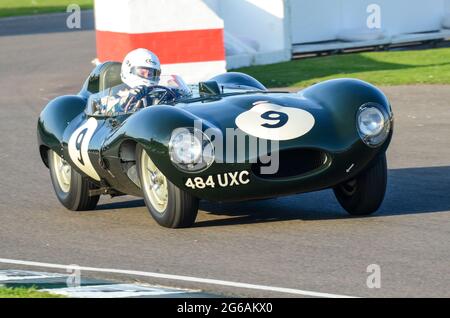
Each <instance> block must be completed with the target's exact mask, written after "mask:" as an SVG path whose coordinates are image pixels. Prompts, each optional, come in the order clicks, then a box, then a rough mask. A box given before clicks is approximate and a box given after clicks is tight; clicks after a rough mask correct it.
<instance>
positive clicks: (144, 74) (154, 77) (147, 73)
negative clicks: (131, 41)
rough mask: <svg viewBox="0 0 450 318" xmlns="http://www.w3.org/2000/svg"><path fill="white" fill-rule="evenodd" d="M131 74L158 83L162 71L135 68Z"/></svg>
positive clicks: (149, 68)
mask: <svg viewBox="0 0 450 318" xmlns="http://www.w3.org/2000/svg"><path fill="white" fill-rule="evenodd" d="M131 73H133V74H134V75H137V76H139V77H141V78H144V79H147V80H150V81H158V80H159V75H160V74H161V71H160V70H157V69H155V68H151V67H144V66H135V67H133V68H132V69H131Z"/></svg>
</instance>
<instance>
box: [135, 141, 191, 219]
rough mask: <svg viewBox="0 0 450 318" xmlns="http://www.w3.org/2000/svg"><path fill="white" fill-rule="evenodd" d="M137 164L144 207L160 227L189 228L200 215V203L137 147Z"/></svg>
mask: <svg viewBox="0 0 450 318" xmlns="http://www.w3.org/2000/svg"><path fill="white" fill-rule="evenodd" d="M136 163H137V170H138V173H139V178H140V181H141V188H142V192H143V194H144V200H145V204H146V206H147V208H148V210H149V212H150V214H151V215H152V217H153V218H154V219H155V221H156V222H158V224H159V225H161V226H164V227H168V228H183V227H190V226H192V224H194V222H195V219H196V217H197V212H198V199H197V198H195V197H193V196H192V195H190V194H189V193H187V192H185V191H183V190H181V189H179V188H178V187H177V186H175V185H174V184H173V183H171V182H170V181H169V180H168V179H167V178H166V177H165V176H164V175H163V174H162V172H161V171H159V169H158V168H157V167H156V165H155V164H154V163H153V161H152V159H151V158H150V157H149V155H148V154H147V152H146V151H145V150H144V149H143V148H142V147H141V146H139V145H138V146H137V147H136Z"/></svg>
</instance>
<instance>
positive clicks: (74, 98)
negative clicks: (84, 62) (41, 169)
mask: <svg viewBox="0 0 450 318" xmlns="http://www.w3.org/2000/svg"><path fill="white" fill-rule="evenodd" d="M85 108H86V99H84V98H83V97H81V96H78V95H67V96H62V97H58V98H55V99H54V100H52V101H51V102H49V103H48V104H47V106H45V108H44V109H43V110H42V112H41V114H40V116H39V119H38V124H37V139H38V147H39V152H40V154H41V159H42V161H43V162H44V164H45V165H47V166H48V158H46V155H45V150H48V149H52V150H54V151H55V152H56V153H58V154H59V155H62V147H61V142H62V140H63V135H64V131H65V130H66V128H67V126H68V125H69V124H70V122H71V121H72V120H73V119H74V118H75V117H77V116H78V115H80V114H81V113H82V112H83V111H84V110H85Z"/></svg>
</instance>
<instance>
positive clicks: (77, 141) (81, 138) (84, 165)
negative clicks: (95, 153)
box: [68, 117, 100, 181]
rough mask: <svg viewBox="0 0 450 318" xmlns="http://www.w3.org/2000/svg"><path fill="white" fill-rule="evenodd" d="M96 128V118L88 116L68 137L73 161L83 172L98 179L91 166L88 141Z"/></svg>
mask: <svg viewBox="0 0 450 318" xmlns="http://www.w3.org/2000/svg"><path fill="white" fill-rule="evenodd" d="M96 129H97V120H96V119H95V118H93V117H91V118H89V120H88V121H86V122H85V123H84V124H83V125H82V126H80V127H79V128H78V129H77V130H75V131H74V133H73V134H72V136H71V137H70V139H69V144H68V147H69V156H70V159H72V161H73V163H75V164H76V166H77V167H78V168H79V169H80V170H81V171H83V172H84V173H85V174H87V175H88V176H90V177H91V178H93V179H94V180H97V181H100V176H99V175H98V173H97V171H95V168H94V166H92V163H91V159H90V158H89V153H88V150H89V142H90V141H91V139H92V136H93V135H94V132H95V130H96Z"/></svg>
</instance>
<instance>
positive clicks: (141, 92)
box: [130, 85, 150, 100]
mask: <svg viewBox="0 0 450 318" xmlns="http://www.w3.org/2000/svg"><path fill="white" fill-rule="evenodd" d="M149 93H150V87H148V86H145V85H141V86H137V87H134V88H132V89H131V90H130V94H131V96H133V97H134V98H135V99H136V100H140V99H142V98H144V97H145V96H147V95H148V94H149Z"/></svg>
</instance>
